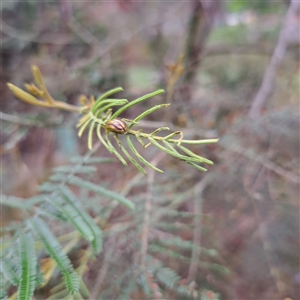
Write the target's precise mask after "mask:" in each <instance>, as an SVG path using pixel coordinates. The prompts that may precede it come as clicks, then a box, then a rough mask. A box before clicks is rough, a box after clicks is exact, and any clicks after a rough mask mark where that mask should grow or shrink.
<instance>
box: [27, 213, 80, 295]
mask: <svg viewBox="0 0 300 300" xmlns="http://www.w3.org/2000/svg"><path fill="white" fill-rule="evenodd" d="M30 226H31V228H32V230H33V231H34V233H35V234H36V235H37V236H38V238H39V239H40V240H41V241H42V243H43V244H44V246H45V248H46V250H47V251H48V253H49V254H50V255H51V257H52V258H53V259H54V260H55V262H56V263H57V265H58V267H59V268H60V270H61V272H62V275H63V277H64V280H65V283H66V286H67V289H68V291H69V292H70V293H71V294H75V293H77V292H78V289H79V282H78V277H77V274H76V273H75V271H74V268H73V266H72V264H71V261H70V259H69V258H68V256H67V255H66V253H65V252H64V251H63V249H62V247H61V245H60V243H59V242H58V241H57V239H56V237H55V236H54V235H53V233H52V232H51V230H50V229H49V227H48V226H47V225H46V223H45V222H44V221H43V220H42V219H40V218H38V217H35V218H34V219H32V220H31V221H30Z"/></svg>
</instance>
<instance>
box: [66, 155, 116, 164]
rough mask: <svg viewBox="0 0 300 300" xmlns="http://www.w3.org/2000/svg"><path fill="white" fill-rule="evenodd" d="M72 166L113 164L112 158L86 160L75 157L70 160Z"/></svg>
mask: <svg viewBox="0 0 300 300" xmlns="http://www.w3.org/2000/svg"><path fill="white" fill-rule="evenodd" d="M70 161H71V162H72V163H73V164H79V163H83V164H86V165H87V164H102V163H111V162H115V160H114V159H113V158H110V157H89V158H86V157H84V156H75V157H72V158H71V159H70Z"/></svg>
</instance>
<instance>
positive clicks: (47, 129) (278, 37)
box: [0, 0, 300, 300]
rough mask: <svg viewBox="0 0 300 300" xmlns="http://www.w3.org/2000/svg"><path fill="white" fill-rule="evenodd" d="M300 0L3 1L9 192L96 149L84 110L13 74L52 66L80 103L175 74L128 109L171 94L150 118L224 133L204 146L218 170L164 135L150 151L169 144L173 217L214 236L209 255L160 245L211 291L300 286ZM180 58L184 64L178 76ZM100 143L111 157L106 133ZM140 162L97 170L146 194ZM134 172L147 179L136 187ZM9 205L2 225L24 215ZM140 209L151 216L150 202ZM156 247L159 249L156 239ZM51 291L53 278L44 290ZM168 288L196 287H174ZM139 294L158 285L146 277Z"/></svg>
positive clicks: (190, 131)
mask: <svg viewBox="0 0 300 300" xmlns="http://www.w3.org/2000/svg"><path fill="white" fill-rule="evenodd" d="M298 4H299V3H298ZM298 4H297V3H296V2H295V1H294V2H293V1H291V2H290V1H288V0H285V1H284V0H282V1H273V0H261V1H246V0H231V1H221V0H219V1H217V0H216V1H213V0H211V1H199V0H190V1H130V0H128V1H121V0H119V1H117V0H115V1H113V0H112V1H64V0H61V1H46V0H44V1H42V0H41V1H30V0H28V1H2V2H1V15H2V18H1V68H2V70H1V74H0V84H1V132H0V134H1V149H0V150H1V181H2V187H1V188H2V193H3V194H6V195H14V196H18V197H22V198H26V197H30V196H33V195H36V194H37V193H38V192H37V186H38V185H39V184H41V183H42V182H44V181H45V180H46V179H47V178H48V176H49V174H50V173H51V168H53V167H55V166H58V165H64V164H67V163H68V162H69V158H70V157H72V156H76V155H84V154H85V153H86V152H87V146H86V136H83V137H82V138H81V139H79V138H78V137H77V132H76V128H75V125H76V122H77V121H78V119H79V117H78V115H76V114H72V113H66V112H61V111H58V110H50V109H44V108H39V107H33V106H29V105H27V104H25V103H22V102H21V101H19V100H17V99H16V98H15V97H14V96H13V95H12V94H11V93H10V91H9V90H8V88H7V86H6V83H7V82H12V83H13V84H15V85H17V86H20V87H22V86H23V84H24V83H25V82H32V73H31V65H37V66H38V67H39V68H40V69H41V71H42V74H43V76H44V79H45V82H46V85H47V87H48V89H49V91H50V92H51V94H52V96H53V97H54V98H55V99H59V100H62V101H66V102H68V103H71V104H78V98H79V96H80V95H82V94H83V95H87V96H90V95H95V96H96V97H97V96H98V95H100V94H101V93H103V92H104V91H106V90H108V89H110V88H113V87H117V86H122V87H123V88H124V92H122V93H121V94H120V98H128V99H135V98H137V97H139V96H142V95H144V94H146V93H148V92H152V91H154V90H156V89H159V88H164V89H165V90H166V93H165V94H164V95H163V96H158V97H155V98H153V99H151V100H149V102H146V103H144V104H142V105H141V106H140V107H135V108H133V109H131V110H129V111H128V112H126V115H124V116H123V117H126V118H134V116H136V115H137V114H139V113H141V112H142V111H143V110H144V109H146V108H149V107H151V106H154V105H156V104H160V103H165V102H171V104H172V105H171V108H170V109H169V111H168V112H167V113H166V110H167V109H162V110H161V111H159V112H157V113H154V114H151V115H149V117H148V118H147V122H145V123H144V124H143V126H144V131H147V130H148V131H151V130H153V129H155V128H156V127H157V125H158V124H159V126H161V125H162V124H168V125H169V126H170V127H171V128H172V129H174V130H178V129H179V130H182V131H183V132H184V134H185V138H190V139H203V138H216V137H218V138H220V140H219V143H217V144H212V145H203V146H197V147H191V150H193V151H194V152H196V153H198V154H200V155H203V156H204V157H208V158H209V159H211V160H213V161H214V163H215V164H214V165H213V166H210V167H209V171H208V172H207V173H202V172H200V171H198V170H195V169H193V168H192V167H191V166H188V165H185V164H184V163H183V162H181V161H178V160H175V159H173V158H171V157H167V156H165V157H164V158H163V159H161V158H159V157H158V156H157V155H159V154H158V152H157V151H156V150H155V149H151V148H147V149H146V150H143V151H144V152H143V153H145V156H146V157H148V158H150V159H152V158H157V157H158V159H160V162H159V167H160V168H162V169H163V170H165V173H164V174H155V177H154V189H153V193H154V197H155V199H158V202H159V200H161V199H163V200H161V202H163V201H165V202H166V203H172V201H175V200H176V199H179V198H180V199H181V200H180V201H181V202H180V205H178V207H176V209H177V211H178V212H181V213H182V214H181V215H180V216H177V217H176V215H174V216H173V217H171V216H168V217H166V218H165V219H164V221H165V223H164V224H165V225H166V224H167V222H170V223H173V224H177V223H178V228H177V229H176V230H177V231H176V235H178V236H180V238H181V239H183V240H186V241H191V242H194V243H196V244H198V245H199V246H200V245H201V247H203V248H205V249H210V252H209V253H205V252H204V253H202V252H201V253H200V257H199V260H200V262H201V261H202V260H204V261H205V262H203V264H200V262H197V263H199V267H196V268H195V267H194V266H193V260H190V261H188V262H186V261H184V260H182V259H179V258H178V257H177V258H176V257H175V256H174V257H172V256H167V255H166V254H162V253H159V254H158V255H160V259H161V260H162V261H164V262H165V263H166V265H168V266H169V267H170V268H172V269H174V270H176V272H177V273H178V274H179V276H180V278H181V283H183V284H187V285H188V286H190V287H191V289H195V290H197V291H200V292H202V299H217V298H218V299H259V300H267V299H268V300H276V299H289V298H290V299H293V300H296V299H300V296H299V285H300V273H299V272H300V271H299V251H300V249H299V125H300V121H299V79H300V76H299V75H300V64H299V7H298V6H299V5H298ZM175 66H179V67H180V68H182V73H181V74H179V75H180V76H179V77H178V78H177V77H176V76H175V79H174V68H175ZM172 70H173V71H172ZM172 72H173V73H172ZM175 75H176V74H175ZM172 76H173V77H172ZM97 155H100V156H105V157H110V154H109V153H107V151H106V149H105V148H103V147H102V148H100V149H99V150H98V152H97ZM137 173H138V171H137V170H136V169H135V168H134V167H133V166H127V167H124V166H123V165H122V164H121V163H120V162H115V163H114V164H107V165H101V168H99V169H98V171H97V175H96V176H95V177H94V178H93V180H94V182H96V183H97V184H101V185H102V186H105V187H109V188H110V189H111V190H114V191H117V192H118V191H121V190H124V189H126V188H128V189H129V190H128V195H127V197H128V198H129V199H131V198H132V199H138V201H140V203H144V201H145V199H146V196H145V195H146V193H147V182H146V180H145V178H143V177H136V176H137ZM132 178H136V181H135V183H134V184H133V187H132V186H130V187H128V182H131V183H132V181H131V180H132ZM199 189H200V191H199ZM93 205H94V207H88V208H87V209H88V211H89V212H91V211H92V210H95V211H97V208H96V207H97V199H95V201H94V202H93ZM1 209H2V220H1V221H2V226H6V225H9V224H11V222H18V220H19V217H20V216H19V212H18V211H17V210H15V209H11V208H9V207H5V206H2V207H1ZM136 213H137V214H141V216H142V215H143V210H141V211H138V212H136ZM155 213H156V211H155V210H154V211H152V212H151V214H150V219H151V218H152V217H154V215H155ZM183 213H186V216H187V215H189V214H190V215H201V219H197V220H196V221H195V219H193V218H185V217H183ZM123 221H124V220H122V210H120V211H114V213H112V214H111V215H110V216H109V223H110V224H113V225H118V224H119V225H120V226H121V224H122V222H123ZM195 222H196V223H195ZM197 222H198V223H197ZM172 230H173V229H172ZM172 230H171V229H170V228H169V229H168V228H167V226H165V227H163V226H161V227H160V228H159V229H155V230H154V229H153V231H152V234H153V235H154V237H153V238H157V239H159V238H160V237H163V238H164V239H167V238H168V234H172V233H173V231H172ZM138 238H139V237H138ZM128 243H130V241H129V242H128ZM127 246H128V245H124V246H123V247H125V248H126V247H127ZM129 246H130V245H129ZM112 247H114V244H113V246H112ZM173 247H174V245H172V246H168V247H166V249H171V250H174V249H173ZM129 248H130V247H129ZM119 251H121V250H120V249H119ZM128 251H129V252H130V250H128ZM149 251H150V252H151V251H153V253H157V249H156V250H155V248H154V247H152V248H151V249H149ZM155 251H156V252H155ZM178 251H179V250H178ZM158 252H159V251H158ZM177 253H181V255H185V256H186V257H188V258H190V257H191V255H192V251H189V250H184V251H183V250H182V252H177ZM120 257H121V258H120ZM119 258H120V260H121V261H122V256H119ZM103 259H104V258H103V257H102V256H101V255H100V256H99V257H96V258H95V261H94V262H93V263H91V264H90V265H89V269H88V270H87V271H86V274H85V277H84V279H85V282H86V284H87V286H88V287H90V288H91V289H92V287H93V283H94V281H95V278H97V274H98V272H99V270H100V269H101V261H102V260H103ZM123 259H125V258H123ZM126 259H129V260H130V258H128V257H127V258H126ZM113 270H114V267H111V271H112V272H113ZM118 274H119V273H117V272H116V273H115V275H114V274H111V276H112V277H111V278H114V277H113V276H115V277H118V276H119V275H118ZM115 279H116V278H114V280H115ZM110 284H111V281H110V280H109V276H108V278H107V280H106V281H105V280H104V281H102V283H101V286H100V287H99V289H98V290H97V292H96V294H97V295H101V293H104V294H102V295H109V296H107V298H106V299H116V298H117V296H115V295H114V294H109V292H107V290H108V289H109V288H111V286H110ZM105 292H106V293H108V294H105ZM48 293H49V291H48V290H47V289H44V290H43V291H41V292H40V296H39V297H40V299H46V298H47V295H48ZM163 295H164V297H165V298H168V299H185V298H181V297H180V296H178V295H177V294H176V293H175V294H174V293H172V291H169V292H165V293H164V294H163ZM114 297H115V298H114ZM130 297H131V298H132V299H147V297H146V296H145V295H144V294H143V293H142V292H141V291H139V290H138V289H137V290H136V291H133V292H132V293H131V295H130ZM197 297H198V296H197ZM205 297H206V298H205ZM157 299H158V298H157Z"/></svg>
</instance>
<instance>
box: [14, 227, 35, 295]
mask: <svg viewBox="0 0 300 300" xmlns="http://www.w3.org/2000/svg"><path fill="white" fill-rule="evenodd" d="M19 247H20V262H21V269H22V271H21V279H20V285H19V290H18V300H30V299H32V295H33V291H34V288H35V283H36V264H37V258H36V253H35V251H34V241H33V238H32V235H31V233H29V234H26V235H25V234H22V235H21V236H20V240H19Z"/></svg>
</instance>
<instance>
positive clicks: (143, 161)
mask: <svg viewBox="0 0 300 300" xmlns="http://www.w3.org/2000/svg"><path fill="white" fill-rule="evenodd" d="M127 143H128V146H129V148H130V149H131V151H132V152H133V153H134V155H135V156H136V157H137V158H138V159H139V160H140V162H142V163H143V164H144V165H145V166H147V167H149V168H151V169H153V170H155V171H158V172H160V173H163V172H164V171H162V170H161V169H158V168H156V167H155V166H153V165H152V164H151V163H149V162H148V161H147V160H146V159H145V158H144V157H142V156H141V155H140V154H139V153H138V151H137V150H136V149H135V147H134V145H133V144H132V142H131V139H130V136H129V135H127Z"/></svg>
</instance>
